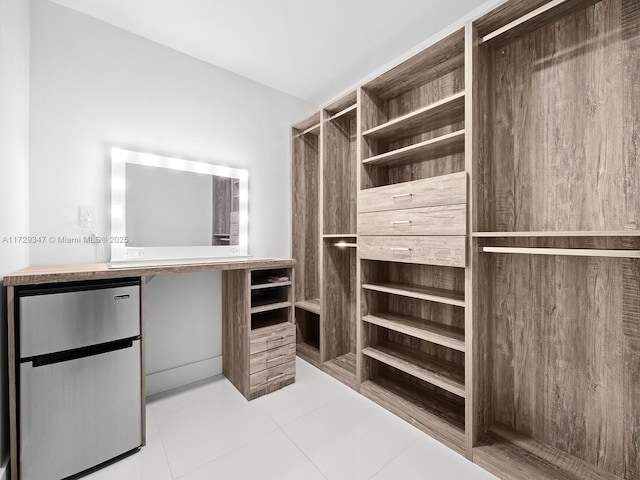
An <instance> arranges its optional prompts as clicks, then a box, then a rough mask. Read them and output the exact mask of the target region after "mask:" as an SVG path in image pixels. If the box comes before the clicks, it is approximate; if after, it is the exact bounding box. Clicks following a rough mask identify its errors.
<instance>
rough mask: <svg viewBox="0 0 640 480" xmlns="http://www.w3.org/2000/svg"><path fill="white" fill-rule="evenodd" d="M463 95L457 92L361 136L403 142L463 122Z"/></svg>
mask: <svg viewBox="0 0 640 480" xmlns="http://www.w3.org/2000/svg"><path fill="white" fill-rule="evenodd" d="M464 103H465V93H464V92H459V93H456V94H455V95H452V96H450V97H448V98H445V99H443V100H441V101H439V102H436V103H432V104H431V105H427V106H426V107H423V108H421V109H419V110H416V111H415V112H411V113H409V114H407V115H403V116H401V117H398V118H395V119H393V120H391V121H389V122H387V123H384V124H382V125H379V126H377V127H374V128H371V129H369V130H367V131H366V132H364V133H363V134H362V135H363V136H364V137H367V138H372V139H376V140H377V139H386V138H391V137H392V138H393V141H399V140H404V139H405V138H410V137H413V136H415V135H418V134H420V133H424V132H428V131H431V130H435V129H436V128H441V127H444V126H445V125H451V124H454V123H459V122H463V121H464Z"/></svg>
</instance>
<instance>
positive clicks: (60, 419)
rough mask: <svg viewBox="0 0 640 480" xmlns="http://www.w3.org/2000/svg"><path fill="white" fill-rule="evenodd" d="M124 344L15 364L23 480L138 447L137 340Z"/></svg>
mask: <svg viewBox="0 0 640 480" xmlns="http://www.w3.org/2000/svg"><path fill="white" fill-rule="evenodd" d="M129 344H130V346H128V347H127V346H126V345H125V346H124V348H122V346H121V347H120V348H119V349H118V350H112V351H108V352H106V353H98V354H94V355H91V356H85V357H82V358H75V359H70V360H66V361H59V362H56V363H48V364H47V363H45V364H43V365H40V366H34V364H35V365H37V362H31V361H29V362H23V363H21V364H20V402H19V403H20V407H19V408H20V427H19V445H20V477H21V480H59V479H61V478H65V477H68V476H69V475H73V474H76V473H79V472H81V471H83V470H86V469H88V468H91V467H94V466H96V465H98V464H100V463H103V462H105V461H107V460H110V459H112V458H114V457H117V456H118V455H121V454H123V453H126V452H128V451H130V450H133V449H135V448H137V447H139V446H140V445H141V442H142V426H141V421H142V420H141V412H142V409H141V385H140V378H141V374H142V372H141V365H140V340H131V341H129ZM111 348H115V347H114V346H113V345H112V346H111Z"/></svg>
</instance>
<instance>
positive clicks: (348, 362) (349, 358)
mask: <svg viewBox="0 0 640 480" xmlns="http://www.w3.org/2000/svg"><path fill="white" fill-rule="evenodd" d="M322 369H323V370H324V371H325V372H326V373H328V374H329V375H331V376H332V377H334V378H336V379H337V380H340V381H341V382H342V383H344V384H346V385H348V386H349V387H351V388H354V389H355V388H356V387H357V381H356V354H355V353H345V354H344V355H340V356H339V357H336V358H332V359H331V360H327V361H325V362H324V364H323V365H322Z"/></svg>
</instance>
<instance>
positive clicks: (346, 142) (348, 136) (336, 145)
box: [322, 111, 358, 234]
mask: <svg viewBox="0 0 640 480" xmlns="http://www.w3.org/2000/svg"><path fill="white" fill-rule="evenodd" d="M356 126H357V118H356V111H353V112H351V113H349V114H347V115H344V116H342V117H340V118H338V119H336V120H329V121H326V122H325V124H324V138H323V140H322V141H323V144H324V150H323V159H322V175H323V184H322V188H323V195H322V201H323V211H324V212H327V214H326V215H323V219H322V221H323V231H322V233H323V234H333V233H355V231H356V190H357V186H356V175H357V168H358V163H357V162H358V161H357V158H356Z"/></svg>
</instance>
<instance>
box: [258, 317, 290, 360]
mask: <svg viewBox="0 0 640 480" xmlns="http://www.w3.org/2000/svg"><path fill="white" fill-rule="evenodd" d="M295 342H296V326H295V325H294V324H293V323H280V324H278V325H273V326H271V327H265V328H260V329H258V330H254V331H252V332H251V335H250V336H249V353H250V354H251V355H253V354H255V353H260V352H264V351H266V350H271V349H273V348H278V347H282V346H284V345H288V344H293V345H294V348H295Z"/></svg>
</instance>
